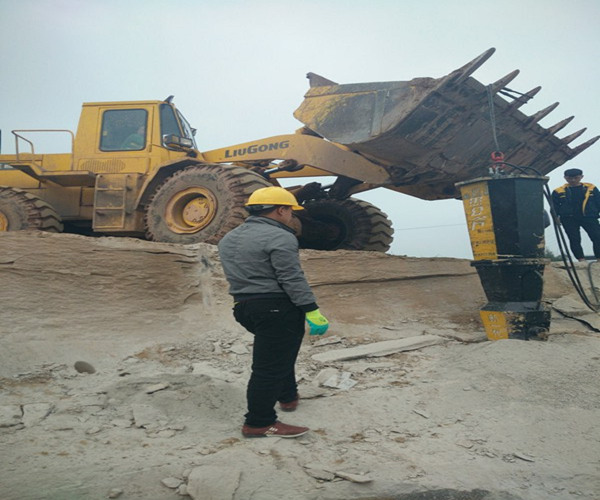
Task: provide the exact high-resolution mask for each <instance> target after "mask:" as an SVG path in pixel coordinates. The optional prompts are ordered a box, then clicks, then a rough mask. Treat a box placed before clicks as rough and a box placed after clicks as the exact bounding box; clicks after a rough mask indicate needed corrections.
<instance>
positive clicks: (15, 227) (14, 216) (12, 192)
mask: <svg viewBox="0 0 600 500" xmlns="http://www.w3.org/2000/svg"><path fill="white" fill-rule="evenodd" d="M26 229H37V230H40V231H48V232H52V233H60V232H62V230H63V223H62V220H61V218H60V216H59V215H58V214H57V213H56V210H54V209H53V208H52V207H51V206H50V205H49V204H48V203H46V202H45V201H43V200H41V199H40V198H38V197H37V196H35V195H34V194H31V193H29V192H27V191H24V190H22V189H18V188H12V187H4V186H0V231H23V230H26Z"/></svg>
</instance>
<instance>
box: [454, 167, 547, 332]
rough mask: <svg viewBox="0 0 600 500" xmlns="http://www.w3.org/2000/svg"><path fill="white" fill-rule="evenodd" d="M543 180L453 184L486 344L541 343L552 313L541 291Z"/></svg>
mask: <svg viewBox="0 0 600 500" xmlns="http://www.w3.org/2000/svg"><path fill="white" fill-rule="evenodd" d="M547 180H548V178H547V177H541V176H528V175H527V176H526V175H519V176H513V175H502V176H498V177H484V178H479V179H473V180H471V181H467V182H462V183H459V184H457V186H458V187H460V190H461V196H462V200H463V206H464V210H465V215H466V219H467V225H468V229H469V237H470V239H471V247H472V249H473V257H474V259H475V260H474V261H473V262H472V263H471V265H472V266H473V267H475V268H476V269H477V273H478V275H479V278H480V280H481V285H482V287H483V289H484V291H485V295H486V297H487V300H488V301H489V302H488V303H487V304H486V305H485V306H484V307H482V308H481V310H480V315H481V318H482V321H483V324H484V327H485V330H486V333H487V336H488V338H489V339H490V340H499V339H508V338H515V339H524V340H528V339H544V338H546V335H545V334H546V333H547V331H548V329H549V328H550V311H549V310H548V308H547V307H546V306H545V304H543V303H542V294H543V288H544V280H543V274H544V268H545V266H546V264H547V262H548V260H547V259H544V258H543V257H544V248H545V246H544V216H543V213H544V198H543V187H544V184H545V183H546V182H547Z"/></svg>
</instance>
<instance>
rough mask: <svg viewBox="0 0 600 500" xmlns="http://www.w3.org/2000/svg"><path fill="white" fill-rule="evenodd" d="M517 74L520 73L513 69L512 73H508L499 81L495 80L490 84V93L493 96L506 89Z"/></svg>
mask: <svg viewBox="0 0 600 500" xmlns="http://www.w3.org/2000/svg"><path fill="white" fill-rule="evenodd" d="M519 73H520V71H519V70H518V69H515V70H514V71H513V72H511V73H509V74H508V75H506V76H505V77H503V78H500V80H497V81H495V82H494V83H492V92H493V93H494V94H495V93H496V92H498V91H499V90H501V89H503V88H504V87H506V86H507V85H508V84H509V83H510V82H512V81H513V80H514V79H515V78H516V77H517V75H518V74H519Z"/></svg>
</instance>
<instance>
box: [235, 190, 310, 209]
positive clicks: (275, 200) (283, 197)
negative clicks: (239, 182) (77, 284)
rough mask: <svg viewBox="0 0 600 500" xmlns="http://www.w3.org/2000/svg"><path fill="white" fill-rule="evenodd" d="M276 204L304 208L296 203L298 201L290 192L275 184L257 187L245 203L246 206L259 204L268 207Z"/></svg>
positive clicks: (256, 206) (257, 205)
mask: <svg viewBox="0 0 600 500" xmlns="http://www.w3.org/2000/svg"><path fill="white" fill-rule="evenodd" d="M278 205H284V206H290V207H292V210H304V207H301V206H300V205H298V201H297V200H296V197H295V196H294V195H293V194H292V193H290V192H289V191H288V190H287V189H284V188H282V187H276V186H270V187H264V188H260V189H257V190H256V191H254V193H252V194H251V195H250V198H248V203H246V206H247V207H255V208H258V207H259V206H262V207H264V208H269V207H272V206H278Z"/></svg>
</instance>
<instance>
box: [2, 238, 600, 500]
mask: <svg viewBox="0 0 600 500" xmlns="http://www.w3.org/2000/svg"><path fill="white" fill-rule="evenodd" d="M0 248H1V249H2V252H1V255H0V283H1V287H0V304H1V307H2V309H1V310H2V315H1V316H2V321H1V322H0V346H1V348H0V456H1V457H2V467H1V468H0V484H2V494H1V495H0V496H2V498H3V499H7V500H28V499H31V500H34V499H36V500H37V499H58V498H61V499H62V498H65V499H67V498H69V499H70V498H73V499H75V498H85V499H92V500H93V499H104V498H124V499H136V500H137V499H139V500H142V499H143V500H147V499H155V500H162V499H165V500H174V499H177V498H182V497H183V498H185V497H187V498H193V499H197V500H199V499H202V500H210V499H219V500H222V499H225V500H229V499H231V500H251V499H254V500H270V499H273V500H281V499H286V500H342V499H344V500H351V499H372V500H375V499H384V498H395V499H404V500H432V499H436V500H440V499H441V500H547V499H549V498H556V499H561V500H563V499H564V500H576V499H577V500H581V499H582V500H596V499H597V498H598V492H599V491H600V478H599V474H598V463H599V460H600V453H599V451H598V450H600V426H599V425H598V422H600V370H598V366H599V363H600V337H599V334H598V331H597V330H596V325H597V323H596V320H595V317H596V315H590V314H591V313H590V311H589V310H586V308H585V307H584V305H583V303H582V302H581V300H580V299H579V298H578V296H577V295H576V294H575V293H574V291H573V290H572V288H571V286H570V284H569V282H568V280H567V278H566V276H565V271H564V270H563V269H561V268H560V266H556V265H552V266H549V267H548V268H547V270H546V273H545V282H546V283H545V297H544V300H545V301H546V302H547V303H549V304H551V305H553V321H552V328H551V332H550V335H549V338H548V340H547V341H544V342H536V341H531V342H523V341H517V340H503V341H497V342H489V341H488V340H487V339H486V336H485V334H484V332H483V329H482V327H481V324H480V321H479V314H478V310H479V308H480V307H481V306H482V305H484V304H485V302H486V300H485V296H484V294H483V291H482V289H481V285H480V283H479V279H478V277H477V274H476V273H475V271H474V269H473V268H472V267H471V266H470V264H469V261H468V260H461V259H417V258H411V257H401V256H389V255H382V254H378V253H374V252H345V251H337V252H318V251H303V252H302V254H301V258H302V261H303V266H304V269H305V272H306V275H307V277H308V279H309V281H310V282H311V284H312V285H313V286H314V291H315V293H316V295H317V298H318V302H319V306H320V308H321V310H322V311H323V313H324V314H325V315H326V316H327V317H328V318H329V319H330V321H331V325H332V326H331V329H330V331H329V332H328V334H327V335H326V336H324V337H317V338H311V337H309V336H308V335H307V336H306V337H305V340H304V344H303V347H302V350H301V353H300V358H299V361H298V370H297V374H298V377H299V378H300V394H301V401H300V405H299V407H298V409H297V411H296V412H294V413H281V414H280V418H281V420H283V421H284V422H286V423H290V424H297V425H306V426H308V427H310V428H311V432H309V433H308V434H306V435H305V436H302V437H301V438H298V439H277V438H265V439H244V438H243V437H242V436H241V433H240V428H241V424H242V420H243V414H244V412H245V386H246V382H247V379H248V374H249V369H250V363H251V351H252V340H253V339H252V335H250V334H249V333H247V332H245V331H244V330H243V328H241V327H240V326H239V325H237V323H235V321H234V320H233V318H232V315H231V305H232V304H231V300H230V298H229V296H228V295H227V287H226V283H225V280H224V278H223V275H222V271H221V268H220V263H219V261H218V256H217V253H216V249H215V247H212V246H208V245H202V244H198V245H192V246H182V245H170V244H160V243H152V242H146V241H141V240H135V239H130V238H111V237H102V238H88V237H83V236H75V235H66V234H58V235H57V234H45V233H35V232H34V233H28V232H21V233H0ZM598 283H600V278H599V280H598ZM430 340H435V341H430ZM382 343H384V344H382ZM389 346H393V349H388V347H389Z"/></svg>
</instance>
